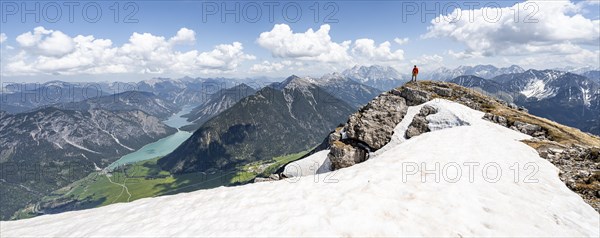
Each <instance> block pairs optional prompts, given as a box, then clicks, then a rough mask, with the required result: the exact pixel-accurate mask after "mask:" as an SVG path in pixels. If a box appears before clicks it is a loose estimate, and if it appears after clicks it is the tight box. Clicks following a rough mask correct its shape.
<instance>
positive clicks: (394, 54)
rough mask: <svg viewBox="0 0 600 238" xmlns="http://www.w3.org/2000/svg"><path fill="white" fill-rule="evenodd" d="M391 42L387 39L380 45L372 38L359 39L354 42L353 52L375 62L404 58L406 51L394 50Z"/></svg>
mask: <svg viewBox="0 0 600 238" xmlns="http://www.w3.org/2000/svg"><path fill="white" fill-rule="evenodd" d="M390 45H391V44H390V42H389V41H385V42H383V43H381V44H379V45H375V41H374V40H371V39H358V40H356V41H355V42H354V46H353V48H352V54H354V55H356V56H358V57H359V58H361V59H365V60H368V61H374V62H388V61H401V60H403V59H404V51H403V50H401V49H398V50H396V51H392V50H391V48H390Z"/></svg>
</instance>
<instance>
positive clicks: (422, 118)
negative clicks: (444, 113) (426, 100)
mask: <svg viewBox="0 0 600 238" xmlns="http://www.w3.org/2000/svg"><path fill="white" fill-rule="evenodd" d="M435 113H437V109H435V108H434V107H432V106H429V105H425V106H423V107H422V108H421V111H419V114H417V115H415V117H414V118H413V121H412V122H411V123H410V125H409V126H408V129H407V130H406V133H405V134H404V137H405V138H406V139H410V138H412V137H415V136H418V135H421V134H423V133H426V132H429V131H431V130H430V129H429V125H428V121H427V116H428V115H431V114H435Z"/></svg>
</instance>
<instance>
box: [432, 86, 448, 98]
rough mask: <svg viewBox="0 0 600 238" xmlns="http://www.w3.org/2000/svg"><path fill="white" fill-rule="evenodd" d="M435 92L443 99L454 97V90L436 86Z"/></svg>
mask: <svg viewBox="0 0 600 238" xmlns="http://www.w3.org/2000/svg"><path fill="white" fill-rule="evenodd" d="M433 92H434V93H437V94H438V95H440V96H442V97H452V95H453V90H452V89H451V88H448V87H439V86H435V87H433Z"/></svg>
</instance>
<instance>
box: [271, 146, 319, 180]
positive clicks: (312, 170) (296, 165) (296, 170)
mask: <svg viewBox="0 0 600 238" xmlns="http://www.w3.org/2000/svg"><path fill="white" fill-rule="evenodd" d="M327 154H329V150H322V151H319V152H316V153H314V154H312V155H310V156H307V157H306V158H304V159H301V160H297V161H294V162H292V163H289V164H288V165H286V166H285V168H284V170H283V175H285V176H286V177H288V178H292V177H302V176H309V175H315V174H322V173H327V172H330V171H331V161H329V158H327Z"/></svg>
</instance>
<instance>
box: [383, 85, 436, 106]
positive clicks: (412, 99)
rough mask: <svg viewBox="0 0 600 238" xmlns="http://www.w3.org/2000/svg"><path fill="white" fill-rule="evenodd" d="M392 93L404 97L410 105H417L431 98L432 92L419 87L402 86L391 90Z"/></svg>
mask: <svg viewBox="0 0 600 238" xmlns="http://www.w3.org/2000/svg"><path fill="white" fill-rule="evenodd" d="M391 92H392V94H394V95H398V96H400V97H403V98H404V99H405V100H406V104H407V105H408V106H416V105H420V104H423V103H426V102H428V101H429V100H431V98H432V97H431V93H430V92H427V91H422V90H419V89H414V88H408V87H402V88H400V89H394V90H392V91H391Z"/></svg>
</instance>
